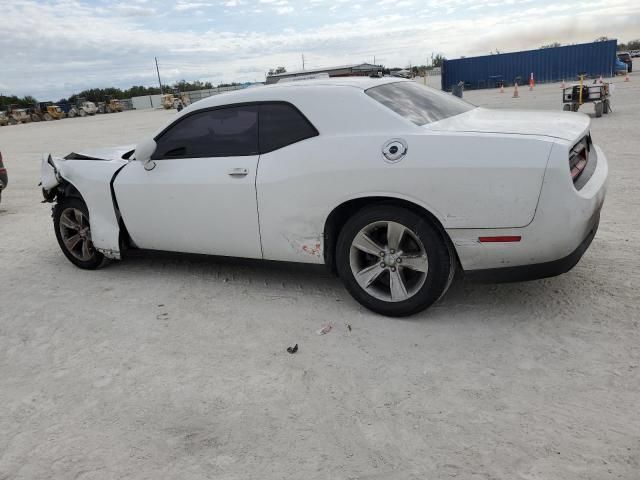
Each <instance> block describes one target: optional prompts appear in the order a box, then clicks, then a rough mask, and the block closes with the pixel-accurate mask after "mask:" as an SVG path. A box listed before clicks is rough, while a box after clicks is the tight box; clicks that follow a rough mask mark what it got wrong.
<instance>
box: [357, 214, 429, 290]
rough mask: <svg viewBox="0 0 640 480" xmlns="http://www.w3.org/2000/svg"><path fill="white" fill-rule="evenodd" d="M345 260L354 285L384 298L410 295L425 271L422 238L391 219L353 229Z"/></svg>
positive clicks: (426, 268) (426, 269)
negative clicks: (349, 268)
mask: <svg viewBox="0 0 640 480" xmlns="http://www.w3.org/2000/svg"><path fill="white" fill-rule="evenodd" d="M349 264H350V267H351V272H352V274H353V277H354V278H355V280H356V282H357V283H358V285H360V287H361V288H362V289H363V290H364V291H365V292H367V293H368V294H369V295H371V296H373V297H375V298H377V299H379V300H383V301H386V302H401V301H404V300H408V299H409V298H411V297H413V296H414V295H415V294H416V293H417V292H418V291H419V290H420V289H421V288H422V286H423V285H424V282H425V281H426V279H427V273H428V271H429V260H428V257H427V252H426V250H425V248H424V245H423V243H422V241H421V240H420V239H419V238H418V236H417V235H416V234H415V233H414V232H413V231H411V229H409V228H407V227H405V226H404V225H402V224H400V223H397V222H391V221H379V222H374V223H370V224H369V225H367V226H365V227H364V228H363V229H361V230H360V231H359V232H358V233H357V235H356V236H355V237H354V238H353V240H352V242H351V249H350V252H349Z"/></svg>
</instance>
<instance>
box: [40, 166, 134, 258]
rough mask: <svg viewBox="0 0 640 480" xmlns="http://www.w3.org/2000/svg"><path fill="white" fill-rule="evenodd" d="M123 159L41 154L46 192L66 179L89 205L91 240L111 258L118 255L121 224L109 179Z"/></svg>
mask: <svg viewBox="0 0 640 480" xmlns="http://www.w3.org/2000/svg"><path fill="white" fill-rule="evenodd" d="M126 163H127V162H126V160H105V161H96V160H66V159H63V158H53V157H48V158H43V161H42V171H41V182H42V188H43V190H44V191H45V193H46V192H48V191H51V190H52V189H54V188H57V187H58V186H59V185H62V184H63V183H64V182H68V183H70V184H71V185H73V187H74V188H75V189H76V190H77V191H78V192H79V193H80V195H81V196H82V199H83V200H84V202H85V203H86V204H87V208H88V209H89V224H90V226H91V240H92V242H93V244H94V246H95V247H96V249H97V250H99V251H100V252H102V253H104V254H105V255H106V256H108V257H110V258H119V257H120V245H119V238H120V227H119V225H118V218H117V213H116V210H115V206H114V203H113V196H112V193H111V181H112V179H113V178H114V176H115V175H116V173H117V172H118V171H119V170H120V169H121V168H122V167H123V166H124V165H125V164H126Z"/></svg>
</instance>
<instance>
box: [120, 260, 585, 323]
mask: <svg viewBox="0 0 640 480" xmlns="http://www.w3.org/2000/svg"><path fill="white" fill-rule="evenodd" d="M112 268H116V269H122V270H128V271H136V272H137V271H145V272H148V274H149V275H158V274H161V275H166V276H169V277H170V278H173V279H175V280H177V281H179V279H181V278H185V277H188V278H193V277H197V278H200V279H202V280H203V281H212V282H220V283H227V284H229V286H237V287H243V288H246V289H249V291H251V290H253V292H252V293H255V294H257V295H265V296H292V295H296V296H297V295H300V294H304V295H317V296H324V297H327V298H331V299H333V300H335V301H344V302H346V303H351V304H352V305H353V308H354V312H355V311H364V310H363V307H361V306H360V305H358V304H357V303H356V301H355V300H353V299H352V298H351V297H350V295H349V293H348V292H347V291H346V290H345V289H344V287H343V285H342V282H341V281H340V279H339V278H338V277H337V276H336V275H335V274H333V273H331V272H329V270H328V269H327V268H326V267H325V266H324V265H313V264H307V263H294V262H277V261H269V260H256V259H245V258H235V257H222V256H210V255H195V254H185V253H172V252H158V251H140V250H135V251H131V252H128V253H127V255H126V257H125V261H123V262H118V263H116V264H114V265H112V266H111V267H110V268H109V269H110V270H111V269H112ZM579 278H580V276H577V275H573V274H571V273H569V274H565V275H561V276H559V277H553V278H547V279H542V280H535V281H529V282H516V283H495V284H488V283H477V282H473V281H471V280H468V279H466V278H464V274H462V273H461V272H459V273H458V274H457V275H456V278H455V279H454V282H453V284H452V285H451V287H450V288H449V290H448V292H447V293H446V295H445V296H444V297H443V298H442V299H440V300H439V301H438V302H437V303H435V304H434V305H433V306H432V307H431V308H429V309H428V310H427V311H425V312H422V313H420V314H417V315H414V316H412V317H408V318H405V319H404V320H406V321H423V320H427V319H436V318H439V317H443V318H446V317H447V316H448V315H449V314H451V313H454V312H455V313H456V314H460V313H463V314H464V313H465V312H467V313H469V314H472V315H474V316H478V315H482V316H484V315H490V314H491V313H494V314H495V313H497V312H506V311H511V312H517V311H527V309H528V308H535V309H536V310H538V311H541V313H544V312H545V311H547V309H549V311H552V310H553V309H554V308H556V307H557V305H553V304H550V303H549V298H552V297H554V296H555V297H557V296H558V293H562V294H563V295H562V299H563V302H564V303H567V304H571V303H574V301H578V300H579V298H578V297H579V293H578V292H579V291H580V289H579V288H578V286H577V285H576V283H577V282H578V281H579ZM571 295H575V296H576V298H575V299H572V298H571ZM443 314H444V315H443Z"/></svg>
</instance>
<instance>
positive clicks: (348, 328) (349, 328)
mask: <svg viewBox="0 0 640 480" xmlns="http://www.w3.org/2000/svg"><path fill="white" fill-rule="evenodd" d="M347 330H349V331H351V324H350V323H347Z"/></svg>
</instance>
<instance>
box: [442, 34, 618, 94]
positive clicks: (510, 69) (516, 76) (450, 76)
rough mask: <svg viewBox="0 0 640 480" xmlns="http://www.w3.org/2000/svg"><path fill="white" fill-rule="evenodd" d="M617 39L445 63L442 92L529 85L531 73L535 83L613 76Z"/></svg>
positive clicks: (443, 66) (461, 59)
mask: <svg viewBox="0 0 640 480" xmlns="http://www.w3.org/2000/svg"><path fill="white" fill-rule="evenodd" d="M616 47H617V40H607V41H605V42H593V43H582V44H579V45H567V46H566V47H554V48H541V49H538V50H527V51H523V52H514V53H500V54H497V55H485V56H482V57H470V58H460V59H457V60H445V61H444V64H443V65H442V89H443V90H451V87H452V85H457V84H458V83H459V82H464V85H465V88H466V89H476V88H493V87H497V86H499V85H500V83H501V82H504V84H505V85H513V84H514V83H515V82H518V85H523V84H525V85H528V83H529V76H530V75H531V72H533V74H534V78H535V81H536V83H544V82H560V81H562V80H567V81H573V80H576V79H577V77H578V75H579V74H580V73H585V74H587V75H588V76H594V77H595V76H599V75H603V76H605V77H610V76H613V74H614V71H613V64H614V61H615V59H616Z"/></svg>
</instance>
